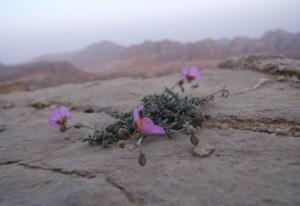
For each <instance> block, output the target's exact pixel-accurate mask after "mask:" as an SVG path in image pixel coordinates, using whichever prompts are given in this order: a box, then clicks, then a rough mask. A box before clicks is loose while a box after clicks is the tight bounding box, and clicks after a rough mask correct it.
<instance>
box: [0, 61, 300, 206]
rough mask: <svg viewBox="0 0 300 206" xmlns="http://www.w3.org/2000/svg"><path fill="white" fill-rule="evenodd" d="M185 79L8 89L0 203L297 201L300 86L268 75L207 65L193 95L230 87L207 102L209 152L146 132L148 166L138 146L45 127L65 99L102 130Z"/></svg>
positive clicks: (202, 133)
mask: <svg viewBox="0 0 300 206" xmlns="http://www.w3.org/2000/svg"><path fill="white" fill-rule="evenodd" d="M243 66H244V64H243ZM228 67H229V66H228ZM247 68H248V67H247ZM178 78H179V75H170V76H165V77H160V78H153V79H131V78H120V79H114V80H108V81H95V82H90V83H84V84H78V85H64V86H59V87H55V88H48V89H42V90H37V91H33V92H19V93H13V94H8V95H1V96H0V115H1V122H0V205H3V206H6V205H11V206H16V205H85V206H89V205H299V204H300V197H299V191H300V173H299V171H300V155H299V151H300V126H299V125H300V90H299V88H298V87H297V86H295V84H298V83H295V82H291V81H288V80H279V79H278V78H277V77H276V76H273V75H270V74H268V73H261V72H257V71H252V70H231V69H227V70H222V69H215V70H203V72H202V77H201V81H200V83H199V88H198V89H196V90H195V89H194V90H192V91H188V94H190V95H206V94H209V93H211V92H213V91H216V90H218V89H220V88H222V87H223V86H224V85H225V86H226V88H227V89H229V90H230V92H231V95H230V96H229V97H228V98H227V99H223V98H216V99H215V100H214V102H212V103H210V104H209V105H208V106H207V107H205V108H203V109H204V112H205V113H206V115H207V120H206V122H205V124H204V125H203V127H202V128H200V129H199V131H198V133H197V135H198V137H199V140H200V147H201V146H203V145H209V146H210V148H209V149H210V150H209V152H207V155H195V152H199V151H200V153H201V152H203V150H204V152H205V151H206V150H205V148H204V149H203V148H202V149H201V148H194V147H193V146H192V145H191V144H190V142H189V137H188V136H186V135H184V134H182V133H178V134H176V135H175V136H174V138H173V139H169V138H167V137H164V136H163V137H157V136H156V137H149V138H146V139H145V140H144V141H143V148H144V151H145V153H146V154H147V159H148V161H147V164H146V166H145V167H141V166H139V165H138V164H137V159H136V157H137V151H128V150H126V149H121V148H118V147H117V146H116V145H113V146H112V147H111V148H102V147H101V146H90V145H88V144H86V143H84V142H82V140H83V139H84V138H85V137H87V136H88V134H89V133H90V132H91V131H89V130H87V129H80V130H75V129H74V130H70V131H68V132H66V133H60V132H58V131H56V130H55V129H53V128H50V127H49V126H48V125H47V114H48V111H49V107H50V106H51V105H54V104H64V105H66V106H68V107H70V108H72V112H73V121H75V122H77V121H79V122H82V123H85V124H89V125H93V126H96V127H97V128H99V129H101V128H103V127H105V126H106V125H108V124H109V123H110V122H112V121H114V116H115V114H118V113H120V112H123V111H129V110H131V109H132V108H133V106H135V105H136V104H137V103H138V102H139V100H140V99H141V97H142V96H144V95H145V94H150V93H153V92H159V91H161V90H162V89H163V88H164V87H165V86H170V85H173V84H174V83H175V82H176V81H177V80H178ZM212 148H213V149H212Z"/></svg>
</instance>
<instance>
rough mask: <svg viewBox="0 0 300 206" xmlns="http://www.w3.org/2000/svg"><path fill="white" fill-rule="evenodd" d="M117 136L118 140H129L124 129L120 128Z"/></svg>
mask: <svg viewBox="0 0 300 206" xmlns="http://www.w3.org/2000/svg"><path fill="white" fill-rule="evenodd" d="M118 134H119V137H120V139H123V140H125V139H128V138H129V133H128V131H127V130H126V129H124V128H120V129H119V131H118Z"/></svg>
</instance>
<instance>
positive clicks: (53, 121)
mask: <svg viewBox="0 0 300 206" xmlns="http://www.w3.org/2000/svg"><path fill="white" fill-rule="evenodd" d="M70 119H71V113H70V111H69V110H68V108H66V107H64V106H60V107H55V108H54V109H52V110H51V111H50V112H49V117H48V124H49V126H51V127H54V128H59V129H60V130H61V131H65V129H66V127H67V121H68V120H70Z"/></svg>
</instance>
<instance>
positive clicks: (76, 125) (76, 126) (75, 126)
mask: <svg viewBox="0 0 300 206" xmlns="http://www.w3.org/2000/svg"><path fill="white" fill-rule="evenodd" d="M82 127H83V124H82V123H76V124H75V125H74V128H75V129H80V128H82Z"/></svg>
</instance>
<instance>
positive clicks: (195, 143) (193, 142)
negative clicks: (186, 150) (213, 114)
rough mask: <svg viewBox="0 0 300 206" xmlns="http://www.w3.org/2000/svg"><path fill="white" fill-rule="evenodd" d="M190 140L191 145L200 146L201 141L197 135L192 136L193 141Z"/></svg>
mask: <svg viewBox="0 0 300 206" xmlns="http://www.w3.org/2000/svg"><path fill="white" fill-rule="evenodd" d="M190 140H191V143H192V144H193V145H198V144H199V139H198V137H196V136H195V135H191V139H190Z"/></svg>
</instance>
